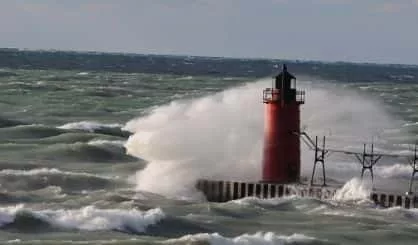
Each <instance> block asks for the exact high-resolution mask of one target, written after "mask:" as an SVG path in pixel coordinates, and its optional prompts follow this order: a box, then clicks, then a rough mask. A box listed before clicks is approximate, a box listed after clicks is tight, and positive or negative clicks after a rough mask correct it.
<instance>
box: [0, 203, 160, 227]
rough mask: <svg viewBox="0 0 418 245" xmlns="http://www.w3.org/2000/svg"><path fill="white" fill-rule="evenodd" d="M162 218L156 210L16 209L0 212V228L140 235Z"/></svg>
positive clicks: (89, 208) (6, 209)
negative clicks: (116, 232) (105, 231)
mask: <svg viewBox="0 0 418 245" xmlns="http://www.w3.org/2000/svg"><path fill="white" fill-rule="evenodd" d="M165 216H166V215H165V213H164V212H163V211H162V210H161V209H160V208H155V209H149V210H147V211H141V210H137V209H130V210H122V209H98V208H96V207H94V206H86V207H82V208H80V209H58V210H39V211H35V210H30V209H25V208H24V206H23V205H18V206H11V207H1V208H0V227H1V228H2V229H17V230H28V231H33V230H34V229H40V228H41V229H42V228H43V229H46V230H49V229H77V230H87V231H103V230H109V231H110V230H113V231H120V232H127V233H144V232H146V229H147V227H149V226H152V225H155V224H157V223H158V222H160V221H161V220H163V219H164V218H165Z"/></svg>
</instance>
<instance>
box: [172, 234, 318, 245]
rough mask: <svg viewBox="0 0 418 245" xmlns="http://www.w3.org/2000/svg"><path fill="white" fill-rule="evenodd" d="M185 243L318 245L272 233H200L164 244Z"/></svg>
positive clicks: (299, 237)
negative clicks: (229, 235) (238, 234)
mask: <svg viewBox="0 0 418 245" xmlns="http://www.w3.org/2000/svg"><path fill="white" fill-rule="evenodd" d="M178 242H181V243H183V242H184V243H187V244H201V242H208V243H210V244H211V245H284V244H312V243H315V244H320V243H319V240H317V239H316V238H314V237H309V236H306V235H303V234H293V235H290V236H283V235H276V234H275V233H274V232H265V233H263V232H258V233H255V234H243V235H240V236H237V237H233V238H229V237H224V236H222V235H220V234H219V233H211V234H209V233H200V234H194V235H186V236H183V237H181V238H178V239H170V240H167V241H165V242H164V243H178Z"/></svg>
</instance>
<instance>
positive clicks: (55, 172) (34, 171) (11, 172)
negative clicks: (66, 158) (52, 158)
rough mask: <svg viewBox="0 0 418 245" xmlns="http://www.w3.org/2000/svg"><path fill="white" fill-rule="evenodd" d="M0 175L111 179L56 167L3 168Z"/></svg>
mask: <svg viewBox="0 0 418 245" xmlns="http://www.w3.org/2000/svg"><path fill="white" fill-rule="evenodd" d="M1 175H17V176H33V175H71V176H86V177H95V178H101V179H112V178H110V177H107V176H99V175H95V174H89V173H84V172H80V173H79V172H69V171H61V170H59V169H56V168H37V169H31V170H16V169H3V170H1V171H0V176H1Z"/></svg>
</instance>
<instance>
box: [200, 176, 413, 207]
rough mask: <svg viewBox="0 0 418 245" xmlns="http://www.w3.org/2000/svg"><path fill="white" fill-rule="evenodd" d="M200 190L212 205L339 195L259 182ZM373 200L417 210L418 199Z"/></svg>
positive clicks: (378, 195)
mask: <svg viewBox="0 0 418 245" xmlns="http://www.w3.org/2000/svg"><path fill="white" fill-rule="evenodd" d="M196 187H197V189H198V190H200V191H202V192H203V194H204V195H205V196H206V199H207V200H208V201H209V202H228V201H231V200H236V199H241V198H244V197H258V198H266V199H267V198H276V197H283V196H291V195H297V196H301V197H313V198H317V199H320V200H324V199H331V198H332V197H333V196H334V194H335V193H336V192H337V190H338V189H337V188H335V187H320V186H309V185H303V184H274V183H260V182H235V181H215V180H199V181H198V182H197V185H196ZM370 199H371V200H372V201H374V202H375V203H376V204H377V205H379V206H382V207H386V208H387V207H395V206H401V207H404V208H418V196H416V195H405V194H399V193H386V192H373V193H371V194H370Z"/></svg>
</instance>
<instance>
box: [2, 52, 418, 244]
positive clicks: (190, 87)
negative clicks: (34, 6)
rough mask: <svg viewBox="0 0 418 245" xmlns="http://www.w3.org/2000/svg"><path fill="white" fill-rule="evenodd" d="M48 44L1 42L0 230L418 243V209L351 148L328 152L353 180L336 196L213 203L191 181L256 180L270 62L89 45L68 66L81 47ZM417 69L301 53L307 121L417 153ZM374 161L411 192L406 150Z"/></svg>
mask: <svg viewBox="0 0 418 245" xmlns="http://www.w3.org/2000/svg"><path fill="white" fill-rule="evenodd" d="M19 55H22V54H21V53H17V56H19ZM44 55H45V57H44V58H42V56H40V57H38V56H36V57H37V59H38V61H36V62H35V61H34V60H32V61H31V63H30V64H31V65H28V63H26V61H22V59H18V60H16V61H15V60H13V59H11V58H10V57H9V58H10V60H9V63H7V61H5V56H2V64H3V67H5V68H2V69H1V70H0V111H1V113H0V126H1V128H0V153H1V154H0V167H1V168H0V241H1V242H2V243H9V242H14V243H23V244H73V243H76V244H77V243H85V242H88V243H92V244H154V243H169V244H171V243H172V244H208V243H210V244H217V245H218V244H243V245H244V244H376V243H379V244H416V243H417V241H418V226H417V223H418V222H417V221H418V212H417V210H415V209H412V210H404V209H401V208H392V209H382V208H379V207H376V206H375V205H374V204H372V203H370V202H368V201H366V199H367V198H366V197H367V192H368V189H367V187H365V186H364V185H363V184H361V183H360V182H359V181H358V179H352V178H355V177H358V176H359V172H360V167H359V165H358V164H357V163H356V162H355V159H352V158H350V157H349V156H332V158H331V159H330V160H329V167H328V170H329V173H330V178H332V179H334V180H336V181H338V182H341V183H345V182H347V184H346V186H345V189H344V191H341V192H340V193H339V195H338V196H336V197H335V198H334V199H333V200H329V201H319V200H315V199H306V198H298V197H288V198H283V199H273V200H259V199H256V198H248V199H243V200H238V201H234V202H229V203H225V204H215V203H207V202H204V200H203V199H202V197H201V196H200V193H198V192H197V191H196V190H194V188H193V183H194V181H195V180H196V179H197V178H201V177H208V178H218V179H219V178H222V179H245V180H257V179H258V178H259V175H260V162H261V146H262V132H263V107H262V106H263V105H262V103H261V99H262V98H261V95H262V94H261V91H262V89H263V88H265V87H268V86H269V84H270V82H271V81H270V80H269V78H262V77H268V76H269V75H270V74H269V72H266V71H270V70H273V69H274V67H273V65H274V62H272V61H251V60H250V61H248V60H245V61H239V60H236V61H229V60H222V59H211V60H207V59H203V58H202V59H199V58H193V59H191V58H190V57H186V58H179V57H177V58H171V59H170V58H161V57H160V58H158V57H157V58H154V59H157V61H155V64H154V66H152V65H149V64H150V63H149V60H150V59H151V58H152V57H151V58H150V57H148V56H141V57H137V58H136V59H145V61H144V60H142V61H141V62H143V63H144V64H148V68H146V69H145V68H144V66H142V68H138V67H137V66H135V65H132V64H136V63H135V62H134V61H135V60H134V61H130V63H127V61H126V60H124V59H122V60H118V59H117V60H116V61H115V62H114V63H117V62H121V63H117V64H119V65H118V66H117V68H115V67H116V66H114V65H113V66H108V64H110V63H106V64H104V63H100V62H99V63H94V62H96V61H95V60H96V59H98V60H101V59H100V56H99V58H98V57H96V56H94V57H93V58H94V59H93V58H91V57H90V56H89V57H90V58H89V57H87V58H86V57H84V55H81V54H80V57H79V59H80V60H82V61H83V62H84V63H83V62H80V63H77V64H78V65H77V66H74V65H73V66H64V65H62V64H67V63H69V60H71V59H74V57H77V54H74V55H75V56H71V57H56V56H54V60H55V61H54V62H51V61H49V62H51V63H47V61H48V59H50V56H51V54H44ZM46 56H47V57H46ZM31 57H32V56H28V57H27V60H31V59H34V58H33V57H32V58H31ZM112 57H113V56H108V55H102V58H103V59H102V60H105V61H106V62H109V60H112V59H115V57H113V58H112ZM86 59H87V60H88V59H92V61H90V62H85V61H86ZM163 59H165V61H164V62H162V60H163ZM12 61H13V62H12ZM37 62H38V63H37ZM42 62H43V63H42ZM123 62H125V63H123ZM185 62H188V63H191V64H192V66H191V67H189V68H187V66H185ZM251 62H254V66H251V64H252V63H251ZM48 64H50V65H48ZM80 64H84V66H82V65H80ZM88 64H90V65H91V64H93V65H94V66H93V65H91V66H88ZM112 64H113V63H112ZM123 64H125V66H123ZM141 64H142V63H141ZM100 65H101V66H100ZM48 66H50V67H48ZM176 66H177V67H180V68H181V69H180V68H179V70H178V72H173V71H176V70H175V69H168V68H167V67H176ZM108 67H111V68H108ZM123 67H125V68H123ZM206 67H212V68H211V69H212V70H211V71H212V72H208V71H209V69H206ZM204 68H205V69H204ZM124 69H125V70H124ZM144 69H145V70H144ZM187 69H189V70H187ZM251 70H252V72H251ZM289 70H290V71H292V65H289ZM417 70H418V69H417V68H415V67H399V66H385V67H381V66H377V67H375V66H370V65H355V66H353V65H349V64H347V65H344V64H311V63H301V64H294V74H295V75H296V76H297V77H298V78H299V83H298V86H300V88H301V89H304V90H306V92H307V98H306V105H304V106H303V108H302V125H304V127H305V128H306V130H307V131H308V132H309V133H310V134H312V135H320V136H321V135H327V136H328V137H329V144H331V145H332V146H333V147H336V148H343V149H361V147H362V143H369V142H371V141H374V142H376V146H377V150H378V151H380V152H388V153H394V154H407V153H408V152H409V150H410V146H411V144H412V143H413V142H415V141H416V140H418V136H417V132H418V98H417V94H418V80H417V79H418V78H417V76H416V74H417V73H418V72H417ZM180 71H182V72H180ZM214 71H218V72H214ZM344 71H345V73H344ZM348 71H349V72H348ZM370 71H373V72H370ZM175 73H178V74H175ZM353 73H355V74H353ZM344 74H345V75H344ZM302 158H303V174H304V175H305V176H307V175H309V173H310V168H311V166H312V164H311V162H312V153H311V152H309V151H308V150H307V149H303V156H302ZM376 174H377V180H376V181H377V184H378V185H380V186H383V187H387V188H395V187H396V189H399V190H401V191H405V190H406V186H407V181H408V179H409V176H410V174H411V169H410V167H409V166H408V165H406V159H403V158H396V159H383V160H382V162H381V163H379V165H378V166H377V169H376ZM388 183H390V184H388ZM389 185H391V186H389Z"/></svg>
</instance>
